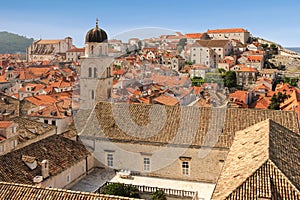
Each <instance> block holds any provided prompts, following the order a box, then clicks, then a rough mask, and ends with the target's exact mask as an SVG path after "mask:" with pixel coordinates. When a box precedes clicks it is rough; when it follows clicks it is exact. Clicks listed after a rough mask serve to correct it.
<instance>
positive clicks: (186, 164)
mask: <svg viewBox="0 0 300 200" xmlns="http://www.w3.org/2000/svg"><path fill="white" fill-rule="evenodd" d="M182 175H186V176H188V175H190V165H189V162H187V161H183V162H182Z"/></svg>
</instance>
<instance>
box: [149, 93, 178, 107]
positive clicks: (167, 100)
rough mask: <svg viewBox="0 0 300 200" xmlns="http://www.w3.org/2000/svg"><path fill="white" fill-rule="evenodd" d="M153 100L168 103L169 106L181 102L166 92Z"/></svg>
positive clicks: (163, 103)
mask: <svg viewBox="0 0 300 200" xmlns="http://www.w3.org/2000/svg"><path fill="white" fill-rule="evenodd" d="M153 102H157V103H159V104H162V105H168V106H174V105H178V104H179V100H177V99H176V98H174V97H170V96H168V95H165V94H163V95H160V96H159V97H156V98H155V99H153Z"/></svg>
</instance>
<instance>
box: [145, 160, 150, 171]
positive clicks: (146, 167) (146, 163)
mask: <svg viewBox="0 0 300 200" xmlns="http://www.w3.org/2000/svg"><path fill="white" fill-rule="evenodd" d="M144 171H147V172H149V171H150V158H144Z"/></svg>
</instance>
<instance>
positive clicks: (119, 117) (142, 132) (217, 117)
mask: <svg viewBox="0 0 300 200" xmlns="http://www.w3.org/2000/svg"><path fill="white" fill-rule="evenodd" d="M92 115H94V116H95V117H94V118H95V119H93V120H91V121H88V122H86V120H87V119H92V117H89V114H88V113H82V112H79V114H77V115H76V116H75V121H76V122H78V126H76V128H79V129H82V128H84V130H83V131H82V130H79V132H80V133H81V135H86V136H96V137H98V138H104V139H105V138H109V139H111V140H117V141H121V142H122V141H125V142H126V141H127V142H146V143H149V142H150V143H163V144H166V143H167V144H180V145H190V144H192V145H195V146H211V147H221V148H229V147H230V146H231V144H232V142H233V138H234V134H235V132H236V131H239V130H242V129H245V128H247V127H249V126H251V125H254V124H256V123H258V122H261V121H263V120H266V119H268V118H270V119H272V120H274V121H276V122H278V123H279V124H281V125H283V126H286V127H287V128H289V129H291V130H293V131H295V132H298V120H297V115H296V113H295V112H293V111H273V110H255V109H237V108H207V107H200V108H199V107H185V106H163V105H142V104H137V105H129V104H125V103H113V104H112V103H107V102H99V103H98V104H97V106H96V108H95V112H94V113H93V114H92ZM96 117H97V118H96ZM80 123H82V125H79V124H80ZM215 140H216V141H215ZM214 141H215V142H214Z"/></svg>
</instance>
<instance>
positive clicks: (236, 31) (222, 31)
mask: <svg viewBox="0 0 300 200" xmlns="http://www.w3.org/2000/svg"><path fill="white" fill-rule="evenodd" d="M245 32H248V31H247V30H245V29H243V28H228V29H215V30H208V31H207V33H245Z"/></svg>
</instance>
